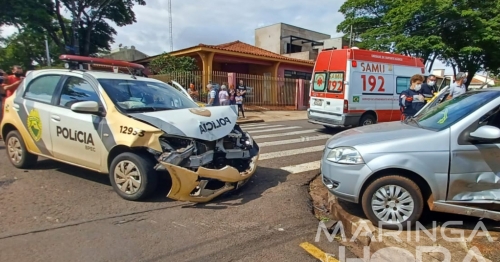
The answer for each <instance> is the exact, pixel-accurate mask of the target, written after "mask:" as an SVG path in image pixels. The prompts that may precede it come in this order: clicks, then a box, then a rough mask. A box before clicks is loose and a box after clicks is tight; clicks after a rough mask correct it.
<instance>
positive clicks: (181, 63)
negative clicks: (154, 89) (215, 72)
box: [149, 53, 198, 75]
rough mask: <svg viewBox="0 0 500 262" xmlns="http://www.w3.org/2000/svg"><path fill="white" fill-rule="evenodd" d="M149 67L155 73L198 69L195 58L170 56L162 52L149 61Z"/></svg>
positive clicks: (161, 73)
mask: <svg viewBox="0 0 500 262" xmlns="http://www.w3.org/2000/svg"><path fill="white" fill-rule="evenodd" d="M149 69H150V70H151V71H152V72H153V73H154V74H157V75H164V74H169V73H174V72H189V71H196V70H198V66H197V65H196V59H194V58H192V57H189V56H171V55H170V54H168V53H163V54H161V55H159V56H157V57H156V58H154V59H153V60H151V62H150V63H149Z"/></svg>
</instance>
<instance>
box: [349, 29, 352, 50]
mask: <svg viewBox="0 0 500 262" xmlns="http://www.w3.org/2000/svg"><path fill="white" fill-rule="evenodd" d="M349 47H352V25H351V36H349Z"/></svg>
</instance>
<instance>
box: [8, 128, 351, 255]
mask: <svg viewBox="0 0 500 262" xmlns="http://www.w3.org/2000/svg"><path fill="white" fill-rule="evenodd" d="M243 128H244V129H245V130H248V131H249V132H250V133H251V134H252V136H254V138H255V140H256V141H257V142H258V143H259V144H260V146H261V159H262V160H261V161H260V164H259V168H258V169H257V172H256V174H255V175H254V177H253V178H252V180H251V181H250V182H249V183H248V184H247V185H246V186H245V187H244V188H243V189H242V191H241V192H238V193H237V194H232V195H227V196H223V197H219V198H218V199H216V201H213V202H212V203H210V204H204V205H194V204H192V203H185V202H176V201H171V200H169V199H167V198H166V197H165V196H166V194H167V193H168V181H165V182H164V187H163V189H162V190H159V192H158V194H157V195H156V196H155V197H154V198H152V199H150V200H148V201H145V202H130V201H126V200H123V199H121V198H120V197H119V196H118V195H117V194H116V193H115V192H114V191H113V189H112V188H111V186H110V184H109V181H108V178H107V176H104V175H100V174H96V173H93V172H89V171H87V170H83V169H80V168H76V167H72V166H68V165H65V164H61V163H57V162H54V161H51V160H41V161H39V164H38V166H37V167H36V169H33V170H18V169H15V168H13V167H12V166H11V164H10V163H9V162H8V159H7V156H6V154H5V149H4V145H3V143H0V149H1V152H0V166H1V167H2V168H1V169H0V261H30V262H32V261H93V262H94V261H148V262H149V261H151V262H152V261H300V262H304V261H317V260H315V259H313V258H312V257H311V256H310V255H308V254H307V253H306V252H305V251H304V250H303V249H301V248H300V247H299V244H300V243H302V242H310V243H313V244H314V245H317V246H318V247H320V248H321V249H322V250H324V251H325V252H329V253H336V252H335V251H336V250H339V249H338V244H337V243H336V242H335V241H333V242H328V241H326V240H324V241H322V242H321V243H314V238H315V236H316V232H317V228H318V221H317V219H316V218H315V217H314V216H313V214H312V211H311V209H312V207H311V202H310V200H309V195H308V186H307V184H308V182H309V181H310V180H311V179H313V178H314V177H315V175H317V174H318V171H319V162H318V160H319V159H320V156H321V151H322V150H323V146H324V144H325V141H326V140H327V138H328V137H329V136H331V135H332V133H328V132H327V131H326V130H324V129H323V128H322V127H320V126H317V125H311V124H309V123H307V122H306V120H299V121H287V122H269V123H261V124H249V125H244V126H243ZM323 239H325V238H324V237H323ZM347 256H348V257H354V256H353V255H352V254H350V253H349V252H348V254H347Z"/></svg>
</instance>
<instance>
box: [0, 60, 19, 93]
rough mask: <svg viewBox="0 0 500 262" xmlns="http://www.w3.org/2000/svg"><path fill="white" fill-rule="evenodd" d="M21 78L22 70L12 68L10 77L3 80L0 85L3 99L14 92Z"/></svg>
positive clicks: (16, 67)
mask: <svg viewBox="0 0 500 262" xmlns="http://www.w3.org/2000/svg"><path fill="white" fill-rule="evenodd" d="M23 78H24V74H23V68H22V67H20V66H17V65H15V66H13V67H12V75H9V76H8V77H7V78H4V81H3V82H4V83H3V84H2V89H3V90H5V97H9V96H11V95H12V94H13V93H14V92H15V91H16V89H17V88H18V87H19V84H21V81H22V80H23Z"/></svg>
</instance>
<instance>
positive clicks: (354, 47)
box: [351, 46, 359, 49]
mask: <svg viewBox="0 0 500 262" xmlns="http://www.w3.org/2000/svg"><path fill="white" fill-rule="evenodd" d="M351 49H359V47H356V46H353V47H351Z"/></svg>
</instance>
